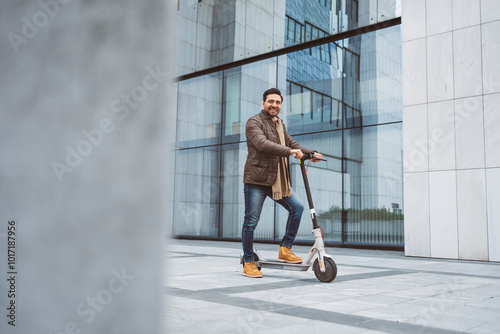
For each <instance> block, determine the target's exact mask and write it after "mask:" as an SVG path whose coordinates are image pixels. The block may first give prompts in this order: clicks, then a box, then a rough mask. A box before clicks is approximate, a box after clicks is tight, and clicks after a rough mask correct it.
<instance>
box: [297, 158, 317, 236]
mask: <svg viewBox="0 0 500 334" xmlns="http://www.w3.org/2000/svg"><path fill="white" fill-rule="evenodd" d="M304 157H306V158H305V159H304ZM304 157H303V158H302V159H299V165H300V171H301V172H302V178H303V179H304V187H305V189H306V195H307V202H308V203H309V212H310V213H311V219H312V223H313V229H317V228H319V225H318V221H317V220H316V211H315V210H314V204H313V200H312V196H311V189H310V188H309V181H308V180H307V174H306V167H305V166H304V161H305V160H308V159H311V157H310V156H309V155H307V156H304Z"/></svg>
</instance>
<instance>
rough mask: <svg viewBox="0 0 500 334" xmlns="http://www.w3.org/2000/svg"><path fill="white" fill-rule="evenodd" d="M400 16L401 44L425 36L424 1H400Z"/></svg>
mask: <svg viewBox="0 0 500 334" xmlns="http://www.w3.org/2000/svg"><path fill="white" fill-rule="evenodd" d="M401 16H402V19H401V35H402V40H403V42H406V41H411V40H414V39H418V38H423V37H425V36H426V25H425V0H402V1H401Z"/></svg>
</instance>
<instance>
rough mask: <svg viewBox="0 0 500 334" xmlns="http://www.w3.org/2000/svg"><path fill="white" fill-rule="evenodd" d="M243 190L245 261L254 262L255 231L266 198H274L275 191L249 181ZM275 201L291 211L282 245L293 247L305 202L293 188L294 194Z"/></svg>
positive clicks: (242, 237) (242, 240)
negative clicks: (303, 202)
mask: <svg viewBox="0 0 500 334" xmlns="http://www.w3.org/2000/svg"><path fill="white" fill-rule="evenodd" d="M243 190H244V192H245V219H244V220H243V229H242V232H241V242H242V244H243V257H244V260H245V262H253V261H254V258H253V231H254V230H255V228H256V227H257V223H258V222H259V218H260V214H261V212H262V207H263V205H264V200H265V199H266V197H269V198H271V199H272V198H273V191H272V187H270V186H258V185H254V184H247V183H245V185H244V188H243ZM275 202H276V203H278V204H280V205H281V206H282V207H284V208H285V209H286V210H287V211H288V212H289V214H288V220H287V222H286V231H285V236H284V237H283V240H281V243H280V246H284V247H292V244H293V241H294V240H295V236H296V235H297V231H298V230H299V225H300V219H301V218H302V212H303V211H304V204H302V202H301V201H300V200H299V198H298V197H297V195H296V194H295V191H293V189H292V196H290V197H283V198H282V199H280V200H278V201H275Z"/></svg>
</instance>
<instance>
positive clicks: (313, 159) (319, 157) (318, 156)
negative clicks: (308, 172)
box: [311, 152, 323, 162]
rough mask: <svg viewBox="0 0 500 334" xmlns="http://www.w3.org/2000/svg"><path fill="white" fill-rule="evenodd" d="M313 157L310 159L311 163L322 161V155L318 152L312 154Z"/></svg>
mask: <svg viewBox="0 0 500 334" xmlns="http://www.w3.org/2000/svg"><path fill="white" fill-rule="evenodd" d="M313 157H314V158H312V159H311V161H312V162H316V161H321V159H323V154H321V153H319V152H315V153H314V154H313ZM317 159H319V160H317Z"/></svg>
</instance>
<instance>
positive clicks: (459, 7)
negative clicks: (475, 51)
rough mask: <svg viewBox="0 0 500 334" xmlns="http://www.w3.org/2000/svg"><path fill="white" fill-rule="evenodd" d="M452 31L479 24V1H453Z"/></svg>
mask: <svg viewBox="0 0 500 334" xmlns="http://www.w3.org/2000/svg"><path fill="white" fill-rule="evenodd" d="M452 7H453V29H454V30H456V29H462V28H466V27H470V26H474V25H478V24H480V23H481V6H480V1H479V0H453V1H452Z"/></svg>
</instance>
